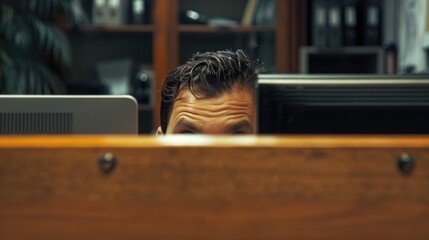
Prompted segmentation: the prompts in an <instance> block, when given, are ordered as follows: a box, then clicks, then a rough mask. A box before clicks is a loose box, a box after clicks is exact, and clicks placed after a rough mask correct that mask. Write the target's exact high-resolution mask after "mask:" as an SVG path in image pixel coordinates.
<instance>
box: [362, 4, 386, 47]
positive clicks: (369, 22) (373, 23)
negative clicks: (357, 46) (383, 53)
mask: <svg viewBox="0 0 429 240" xmlns="http://www.w3.org/2000/svg"><path fill="white" fill-rule="evenodd" d="M381 12H382V9H381V1H379V0H366V1H365V6H364V17H365V18H364V34H363V35H364V43H365V45H367V46H378V45H381V26H382V25H381Z"/></svg>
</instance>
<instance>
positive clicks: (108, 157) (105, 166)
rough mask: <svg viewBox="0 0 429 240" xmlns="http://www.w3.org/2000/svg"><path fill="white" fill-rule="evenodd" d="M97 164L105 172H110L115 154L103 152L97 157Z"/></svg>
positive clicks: (114, 163) (113, 165)
mask: <svg viewBox="0 0 429 240" xmlns="http://www.w3.org/2000/svg"><path fill="white" fill-rule="evenodd" d="M98 166H99V167H100V170H101V171H103V172H105V173H108V172H111V171H112V170H113V169H114V168H115V166H116V157H115V155H113V153H110V152H108V153H105V154H104V155H103V156H101V157H100V158H99V159H98Z"/></svg>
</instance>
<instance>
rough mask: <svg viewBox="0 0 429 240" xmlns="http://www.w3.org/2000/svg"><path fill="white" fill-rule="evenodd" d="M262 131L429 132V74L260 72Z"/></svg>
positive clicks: (269, 132)
mask: <svg viewBox="0 0 429 240" xmlns="http://www.w3.org/2000/svg"><path fill="white" fill-rule="evenodd" d="M257 92H258V128H259V129H258V132H259V133H261V134H428V133H429V76H380V75H372V76H369V75H366V76H356V75H353V76H352V75H335V76H333V75H260V76H259V80H258V84H257Z"/></svg>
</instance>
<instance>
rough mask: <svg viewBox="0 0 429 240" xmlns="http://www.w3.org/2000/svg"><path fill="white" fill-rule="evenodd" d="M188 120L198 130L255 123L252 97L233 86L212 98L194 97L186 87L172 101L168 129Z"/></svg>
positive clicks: (245, 91) (223, 129) (214, 130)
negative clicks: (231, 88)
mask: <svg viewBox="0 0 429 240" xmlns="http://www.w3.org/2000/svg"><path fill="white" fill-rule="evenodd" d="M183 122H191V123H192V124H193V125H195V126H196V128H197V129H201V130H204V129H206V130H207V129H209V130H210V131H213V132H216V131H220V132H222V131H226V129H225V128H227V127H228V126H229V125H228V124H233V123H236V122H248V123H249V124H250V125H251V126H252V128H253V127H254V125H256V123H255V110H254V96H253V93H252V92H251V91H249V90H247V89H233V90H232V91H230V92H225V93H223V94H221V95H219V96H216V97H214V98H196V97H195V96H194V95H193V94H192V93H190V92H189V90H182V91H181V93H180V94H179V96H178V97H177V99H176V100H175V102H174V106H173V110H172V112H171V115H170V121H169V124H168V128H167V130H171V131H173V130H174V128H175V127H176V126H177V124H180V123H183Z"/></svg>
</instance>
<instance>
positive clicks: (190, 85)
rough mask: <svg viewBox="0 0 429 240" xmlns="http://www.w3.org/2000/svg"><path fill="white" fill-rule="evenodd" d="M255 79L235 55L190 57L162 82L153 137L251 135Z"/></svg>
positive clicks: (244, 59) (254, 70) (238, 53)
mask: <svg viewBox="0 0 429 240" xmlns="http://www.w3.org/2000/svg"><path fill="white" fill-rule="evenodd" d="M258 73H259V68H258V67H257V66H256V65H255V64H254V63H253V62H252V61H250V60H249V58H248V57H247V56H246V55H245V54H244V53H243V52H242V51H241V50H238V51H236V52H232V51H217V52H206V53H197V54H195V55H194V56H193V57H192V58H191V59H189V60H188V62H187V63H185V64H184V65H182V66H180V67H178V68H176V69H175V70H174V71H172V72H171V73H170V75H169V76H168V77H167V78H166V80H165V82H164V86H163V89H162V93H161V127H159V128H158V131H157V134H158V135H160V134H251V133H255V132H256V111H255V97H254V95H255V89H254V87H255V83H256V81H257V75H258Z"/></svg>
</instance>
